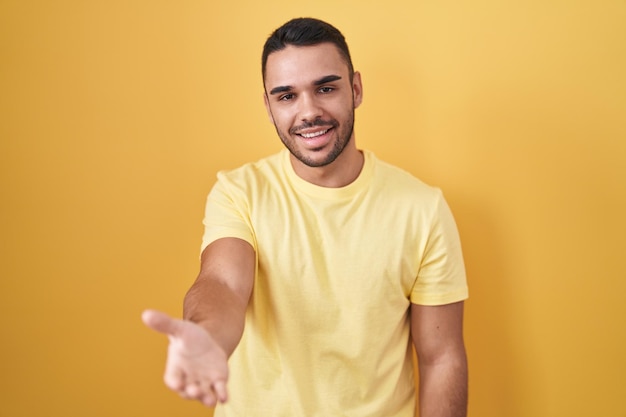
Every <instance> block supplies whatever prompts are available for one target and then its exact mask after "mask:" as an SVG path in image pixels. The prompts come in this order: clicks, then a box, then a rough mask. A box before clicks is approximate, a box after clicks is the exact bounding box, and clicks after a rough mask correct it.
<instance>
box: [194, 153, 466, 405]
mask: <svg viewBox="0 0 626 417" xmlns="http://www.w3.org/2000/svg"><path fill="white" fill-rule="evenodd" d="M364 155H365V163H364V166H363V169H362V171H361V173H360V175H359V177H358V178H357V179H356V180H355V181H354V182H353V183H351V184H349V185H347V186H345V187H341V188H324V187H319V186H316V185H313V184H311V183H308V182H306V181H304V180H302V179H301V178H300V177H298V176H297V175H296V174H295V172H294V171H293V168H292V166H291V163H290V161H289V153H288V151H287V150H283V151H281V152H280V153H278V154H276V155H273V156H270V157H268V158H265V159H262V160H260V161H258V162H256V163H251V164H247V165H245V166H243V167H241V168H238V169H235V170H232V171H228V172H220V173H219V174H218V181H217V183H216V184H215V186H214V187H213V189H212V190H211V193H210V194H209V197H208V199H207V206H206V214H205V219H204V224H205V234H204V238H203V248H204V247H206V246H207V245H208V244H209V243H211V242H212V241H214V240H216V239H219V238H223V237H237V238H241V239H244V240H246V241H248V242H249V243H250V244H251V245H252V246H253V247H254V249H255V251H256V254H257V273H256V277H255V283H254V290H253V294H252V298H251V301H250V304H249V306H248V311H247V313H246V327H245V330H244V335H243V337H242V339H241V342H240V343H239V345H238V347H237V349H236V350H235V352H234V353H233V355H232V357H231V358H230V361H229V364H230V379H229V392H230V399H229V402H228V403H226V404H225V405H222V406H218V408H217V409H216V413H215V416H216V417H234V416H244V417H255V416H258V417H299V416H303V417H304V416H306V417H316V416H319V417H331V416H332V417H337V416H354V417H401V416H402V417H403V416H413V414H414V406H415V387H414V377H413V367H412V355H411V349H410V342H409V340H410V325H409V317H410V316H409V307H410V304H411V302H412V303H415V304H424V305H439V304H447V303H452V302H456V301H460V300H463V299H465V298H467V285H466V279H465V269H464V265H463V258H462V254H461V246H460V242H459V237H458V233H457V229H456V225H455V223H454V220H453V217H452V215H451V213H450V210H449V209H448V206H447V204H446V202H445V200H444V198H443V196H442V194H441V192H440V191H439V190H438V189H436V188H433V187H430V186H428V185H425V184H424V183H422V182H420V181H419V180H417V179H416V178H414V177H413V176H411V175H410V174H408V173H406V172H404V171H402V170H400V169H399V168H396V167H393V166H391V165H389V164H387V163H384V162H382V161H380V160H378V159H377V158H376V157H375V156H374V155H373V154H372V153H370V152H367V151H365V152H364Z"/></svg>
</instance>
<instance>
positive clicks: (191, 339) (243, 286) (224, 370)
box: [143, 238, 255, 406]
mask: <svg viewBox="0 0 626 417" xmlns="http://www.w3.org/2000/svg"><path fill="white" fill-rule="evenodd" d="M254 272H255V253H254V250H253V248H252V246H250V244H248V243H247V242H245V241H243V240H240V239H235V238H225V239H219V240H217V241H215V242H213V243H211V244H210V245H209V246H207V248H206V249H205V250H204V251H203V253H202V261H201V268H200V273H199V274H198V277H197V278H196V281H195V282H194V284H193V285H192V286H191V288H190V289H189V291H188V292H187V295H186V296H185V300H184V305H183V317H184V320H177V319H173V318H171V317H169V316H167V315H165V314H163V313H159V312H156V311H150V310H148V311H146V312H144V314H143V320H144V322H145V324H146V325H147V326H148V327H150V328H152V329H154V330H156V331H158V332H160V333H164V334H166V335H167V336H168V338H169V340H170V343H169V348H168V356H167V363H166V368H165V375H164V381H165V384H166V385H167V386H168V387H169V388H170V389H172V390H173V391H176V392H178V393H179V394H180V395H181V396H183V397H185V398H188V399H195V400H199V401H201V402H202V403H204V404H205V405H207V406H214V405H215V404H216V402H217V401H220V402H224V401H226V399H227V391H226V381H227V379H228V364H227V360H228V357H229V356H230V355H231V354H232V352H233V351H234V350H235V348H236V347H237V344H238V343H239V340H240V339H241V336H242V334H243V328H244V319H245V312H246V308H247V305H248V300H249V299H250V294H251V293H252V286H253V282H254Z"/></svg>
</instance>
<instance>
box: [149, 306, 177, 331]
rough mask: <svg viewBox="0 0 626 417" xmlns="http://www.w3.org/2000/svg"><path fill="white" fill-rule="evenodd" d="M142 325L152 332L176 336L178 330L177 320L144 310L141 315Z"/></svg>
mask: <svg viewBox="0 0 626 417" xmlns="http://www.w3.org/2000/svg"><path fill="white" fill-rule="evenodd" d="M141 320H142V321H143V323H144V324H145V325H146V326H148V327H149V328H151V329H152V330H154V331H157V332H159V333H163V334H166V335H168V336H176V333H177V332H178V328H179V320H176V319H173V318H171V317H170V316H168V315H167V314H165V313H162V312H160V311H156V310H145V311H144V312H143V313H142V314H141Z"/></svg>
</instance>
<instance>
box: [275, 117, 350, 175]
mask: <svg viewBox="0 0 626 417" xmlns="http://www.w3.org/2000/svg"><path fill="white" fill-rule="evenodd" d="M314 126H318V127H328V128H330V129H332V131H331V132H332V133H333V134H334V135H335V136H336V140H335V142H334V143H333V145H332V149H331V150H330V151H329V152H328V154H327V155H326V156H325V157H324V158H323V159H321V160H317V159H313V158H309V157H307V156H306V155H304V154H303V153H302V152H300V150H299V149H298V146H297V143H296V140H294V139H293V135H295V132H297V131H298V130H301V129H306V128H310V127H314ZM339 126H340V125H339V122H337V121H336V120H334V119H331V120H321V119H317V120H315V121H314V122H312V123H306V124H303V125H300V126H297V127H294V128H291V129H289V131H288V132H283V131H281V130H280V129H279V128H278V126H276V124H274V127H275V128H276V133H278V136H279V137H280V140H281V141H282V142H283V144H284V145H285V147H286V148H287V149H288V150H289V152H290V153H291V154H292V155H293V156H294V157H295V158H296V159H298V160H299V161H300V162H302V163H303V164H305V165H306V166H308V167H311V168H319V167H323V166H326V165H329V164H331V163H332V162H334V161H335V159H337V157H338V156H339V155H341V153H342V152H343V150H344V149H345V148H346V146H348V144H349V143H350V140H351V138H352V133H353V131H354V109H352V112H351V113H350V116H349V117H348V119H347V120H346V123H345V124H344V125H343V126H342V127H341V128H340V129H338V127H339ZM322 150H323V148H320V149H313V150H312V151H313V152H321V151H322Z"/></svg>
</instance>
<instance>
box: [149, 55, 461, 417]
mask: <svg viewBox="0 0 626 417" xmlns="http://www.w3.org/2000/svg"><path fill="white" fill-rule="evenodd" d="M264 87H265V94H264V102H265V106H266V109H267V112H268V115H269V118H270V121H271V122H272V123H273V124H274V126H275V127H276V131H277V133H278V136H279V137H280V139H281V140H282V142H283V143H284V144H285V146H286V147H287V148H288V149H289V151H290V152H291V157H290V160H291V164H292V166H293V168H294V171H295V172H296V174H297V175H298V176H300V177H301V178H303V179H304V180H306V181H308V182H310V183H313V184H316V185H320V186H324V187H342V186H345V185H347V184H350V183H351V182H352V181H354V180H355V179H356V178H357V177H358V175H359V173H360V172H361V169H362V167H363V155H362V153H361V152H360V151H359V150H358V149H357V147H356V143H355V137H354V129H353V124H354V110H355V109H356V108H357V107H358V106H359V105H360V104H361V101H362V98H363V88H362V85H361V75H360V73H358V72H355V73H354V74H353V75H352V77H351V74H350V73H349V70H348V65H347V64H346V62H345V61H344V60H343V58H342V57H341V55H340V54H339V52H338V50H337V49H336V48H335V46H334V45H332V44H328V43H323V44H319V45H314V46H306V47H295V46H287V47H286V48H285V49H283V50H281V51H277V52H274V53H272V54H271V55H270V56H269V57H268V61H267V66H266V76H265V80H264ZM306 136H309V137H308V138H307V137H306ZM255 262H256V259H255V253H254V250H253V248H252V247H251V246H250V245H249V244H248V243H247V242H245V241H243V240H240V239H235V238H225V239H219V240H217V241H215V242H213V243H211V244H210V245H209V246H208V247H207V248H206V249H205V250H204V251H203V253H202V258H201V268H200V273H199V275H198V277H197V279H196V281H195V282H194V284H193V285H192V287H191V288H190V289H189V291H188V293H187V294H186V296H185V300H184V312H183V320H178V319H174V318H171V317H169V316H167V315H166V314H164V313H161V312H157V311H153V310H147V311H145V312H144V314H143V321H144V323H145V324H146V325H147V326H148V327H150V328H152V329H154V330H156V331H158V332H160V333H163V334H166V335H167V336H168V338H169V340H170V343H169V348H168V357H167V363H166V369H165V375H164V381H165V384H166V385H167V386H168V387H169V388H170V389H172V390H173V391H175V392H178V393H179V394H180V395H181V396H182V397H184V398H187V399H192V400H198V401H200V402H202V403H203V404H205V405H207V406H214V405H215V404H216V403H217V402H225V401H227V399H228V394H227V389H226V384H227V381H228V364H227V360H228V358H229V357H230V355H231V354H232V352H233V351H234V349H235V347H236V346H237V344H238V343H239V340H240V339H241V336H242V334H243V330H244V319H245V311H246V308H247V305H248V302H249V299H250V295H251V293H252V289H253V282H254V273H255ZM410 315H411V337H412V340H413V344H414V346H415V350H416V352H417V356H418V361H419V375H420V391H419V397H420V401H419V404H420V406H419V408H420V410H419V411H420V416H421V417H464V416H466V408H467V361H466V354H465V347H464V343H463V302H459V303H454V304H449V305H443V306H419V305H416V304H411V307H410Z"/></svg>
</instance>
